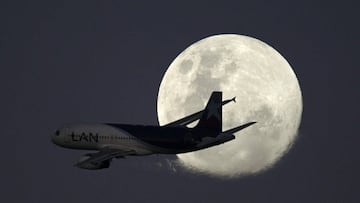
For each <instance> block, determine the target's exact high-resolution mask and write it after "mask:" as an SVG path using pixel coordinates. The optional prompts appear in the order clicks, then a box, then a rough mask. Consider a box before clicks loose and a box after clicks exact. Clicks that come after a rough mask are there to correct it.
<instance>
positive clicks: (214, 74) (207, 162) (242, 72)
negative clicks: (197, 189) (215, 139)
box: [157, 34, 302, 177]
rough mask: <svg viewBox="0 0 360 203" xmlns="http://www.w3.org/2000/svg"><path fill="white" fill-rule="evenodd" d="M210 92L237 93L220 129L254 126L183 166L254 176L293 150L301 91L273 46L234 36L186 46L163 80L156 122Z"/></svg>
mask: <svg viewBox="0 0 360 203" xmlns="http://www.w3.org/2000/svg"><path fill="white" fill-rule="evenodd" d="M212 91H222V92H223V99H230V98H232V97H234V96H236V100H237V102H236V103H229V104H227V105H225V106H223V131H225V130H227V129H230V128H233V127H236V126H239V125H241V124H245V123H247V122H251V121H256V122H257V123H256V124H255V125H253V126H251V127H249V128H246V129H244V130H242V131H239V132H237V133H236V134H235V136H236V139H234V140H232V141H230V142H227V143H225V144H222V145H218V146H215V147H211V148H208V149H204V150H200V151H195V152H190V153H186V154H178V155H177V156H178V158H179V162H180V163H181V164H182V165H183V166H184V167H185V168H188V169H191V170H192V171H199V172H202V173H207V174H210V175H215V176H224V177H237V176H241V175H248V174H254V173H258V172H261V171H264V170H266V169H268V168H270V167H271V166H273V165H274V164H275V163H276V162H277V161H278V160H279V159H280V158H281V157H282V156H283V155H284V154H285V153H286V152H287V151H288V150H289V149H290V148H291V146H292V144H293V143H294V141H295V140H296V137H297V134H298V129H299V126H300V122H301V114H302V96H301V90H300V86H299V83H298V80H297V78H296V75H295V73H294V71H293V70H292V68H291V66H290V65H289V63H288V62H287V61H286V59H285V58H284V57H282V56H281V55H280V54H279V53H278V52H277V51H276V50H275V49H274V48H272V47H271V46H269V45H268V44H266V43H264V42H262V41H260V40H258V39H255V38H252V37H248V36H243V35H235V34H223V35H215V36H210V37H207V38H205V39H202V40H200V41H198V42H195V43H194V44H192V45H191V46H190V47H188V48H186V49H185V50H184V51H183V52H182V53H181V54H180V55H178V56H177V57H176V58H175V60H174V61H173V62H172V63H171V64H170V66H169V68H168V69H167V71H166V73H165V75H164V77H163V79H162V81H161V84H160V88H159V93H158V101H157V111H158V120H159V123H160V125H164V124H167V123H169V122H172V121H175V120H178V119H180V118H182V117H184V116H187V115H189V114H191V113H194V112H197V111H199V110H202V109H203V108H205V105H206V102H207V101H208V99H209V97H210V94H211V92H212ZM190 127H191V126H190ZM169 136H171V135H169Z"/></svg>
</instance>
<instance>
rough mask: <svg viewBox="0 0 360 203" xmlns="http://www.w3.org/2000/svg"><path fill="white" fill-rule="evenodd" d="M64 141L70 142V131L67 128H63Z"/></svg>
mask: <svg viewBox="0 0 360 203" xmlns="http://www.w3.org/2000/svg"><path fill="white" fill-rule="evenodd" d="M64 142H65V143H67V144H68V143H71V132H70V129H69V128H64Z"/></svg>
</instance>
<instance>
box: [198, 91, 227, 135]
mask: <svg viewBox="0 0 360 203" xmlns="http://www.w3.org/2000/svg"><path fill="white" fill-rule="evenodd" d="M195 128H204V129H207V130H210V131H211V132H212V133H214V135H215V136H216V135H217V134H219V133H221V132H222V92H212V94H211V96H210V99H209V101H208V103H207V105H206V107H205V110H204V113H203V115H202V117H201V118H200V120H199V123H198V124H197V126H196V127H195Z"/></svg>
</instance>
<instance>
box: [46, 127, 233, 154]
mask: <svg viewBox="0 0 360 203" xmlns="http://www.w3.org/2000/svg"><path fill="white" fill-rule="evenodd" d="M206 134H209V135H211V132H210V131H209V132H208V131H207V130H206V129H204V130H196V129H193V128H187V127H160V126H142V125H127V124H73V125H67V126H64V127H62V128H61V129H59V130H57V131H56V132H55V135H54V136H53V137H52V141H53V143H55V144H57V145H59V146H62V147H65V148H72V149H84V150H99V149H102V148H104V147H108V148H112V149H119V150H123V151H132V152H133V153H132V154H130V155H149V154H154V153H156V154H159V153H160V154H178V153H184V152H190V151H195V150H199V149H203V148H206V147H210V146H213V145H214V144H211V145H207V144H206V143H204V142H203V140H202V139H201V137H204V135H206ZM216 136H217V135H215V136H214V137H216ZM214 139H215V138H214ZM231 139H233V138H231ZM231 139H229V138H228V139H227V141H228V140H231ZM212 143H214V142H212Z"/></svg>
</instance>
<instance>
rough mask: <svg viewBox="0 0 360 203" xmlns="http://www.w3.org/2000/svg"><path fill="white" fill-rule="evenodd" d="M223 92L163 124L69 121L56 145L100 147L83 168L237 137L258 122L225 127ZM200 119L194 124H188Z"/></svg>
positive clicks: (193, 148)
mask: <svg viewBox="0 0 360 203" xmlns="http://www.w3.org/2000/svg"><path fill="white" fill-rule="evenodd" d="M231 101H233V102H236V100H235V97H234V98H232V99H229V100H225V101H222V92H219V91H214V92H212V94H211V96H210V99H209V101H208V103H207V105H206V107H205V109H204V110H202V111H199V112H196V113H194V114H191V115H189V116H186V117H184V118H182V119H179V120H176V121H174V122H171V123H168V124H166V125H163V126H144V125H129V124H116V123H101V124H100V123H99V124H86V123H84V124H69V125H65V126H64V127H62V128H60V129H58V130H56V131H55V134H54V135H53V136H52V138H51V140H52V142H53V143H54V144H55V145H58V146H61V147H64V148H70V149H82V150H97V152H95V153H88V154H85V155H83V156H82V157H81V158H80V159H79V160H78V161H77V162H76V164H75V166H77V167H79V168H82V169H104V168H109V167H110V163H111V161H112V160H113V159H114V158H125V157H126V156H142V155H151V154H179V153H186V152H192V151H196V150H201V149H205V148H208V147H213V146H216V145H219V144H223V143H225V142H228V141H231V140H233V139H235V136H234V133H236V132H238V131H240V130H242V129H244V128H247V127H249V126H251V125H253V124H255V123H256V122H249V123H246V124H244V125H240V126H238V127H235V128H232V129H229V130H226V131H224V132H223V131H222V106H223V105H225V104H227V103H229V102H231ZM197 120H199V122H198V123H197V124H196V126H195V127H192V128H190V127H187V125H188V124H190V123H192V122H194V121H197Z"/></svg>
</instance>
